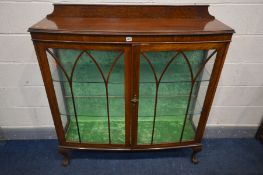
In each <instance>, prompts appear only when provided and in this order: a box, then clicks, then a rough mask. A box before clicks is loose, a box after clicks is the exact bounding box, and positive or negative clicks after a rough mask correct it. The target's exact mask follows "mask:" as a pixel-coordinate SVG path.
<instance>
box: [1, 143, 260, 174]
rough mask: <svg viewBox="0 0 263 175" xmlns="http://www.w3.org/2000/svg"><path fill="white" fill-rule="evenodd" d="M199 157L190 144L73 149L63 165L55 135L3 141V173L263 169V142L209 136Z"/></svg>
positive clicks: (255, 171) (241, 171)
mask: <svg viewBox="0 0 263 175" xmlns="http://www.w3.org/2000/svg"><path fill="white" fill-rule="evenodd" d="M203 144H204V149H203V151H202V152H201V153H199V155H198V157H199V160H200V163H199V164H197V165H194V164H192V163H191V162H190V154H191V150H190V149H180V150H166V151H152V152H137V153H130V152H118V153H116V152H94V151H75V152H73V153H71V164H70V165H69V166H68V167H63V166H61V164H60V163H61V159H62V157H61V156H60V154H58V153H57V140H24V141H0V175H13V174H15V175H17V174H19V175H24V174H25V175H33V174H37V175H42V174H52V175H60V174H63V175H68V174H74V175H81V174H86V175H87V174H91V175H92V174H95V175H108V174H111V175H118V174H121V175H122V174H123V175H129V174H132V175H140V174H143V175H148V174H150V175H155V174H156V175H157V174H158V175H159V174H161V175H166V174H169V175H170V174H179V175H180V174H183V175H190V174H194V175H197V174H202V175H217V174H220V175H222V174H223V175H225V174H227V175H228V174H229V175H241V174H247V175H256V174H257V175H263V145H262V144H261V143H260V142H258V141H256V140H254V139H206V140H204V141H203Z"/></svg>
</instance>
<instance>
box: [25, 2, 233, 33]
mask: <svg viewBox="0 0 263 175" xmlns="http://www.w3.org/2000/svg"><path fill="white" fill-rule="evenodd" d="M29 32H32V33H38V32H40V33H58V34H60V33H61V34H62V33H70V34H90V35H92V34H93V35H202V34H227V33H234V30H233V29H232V28H230V27H228V26H227V25H225V24H223V23H222V22H220V21H218V20H216V19H215V18H214V17H213V16H211V15H210V14H209V13H208V6H207V5H202V6H195V5H192V6H149V5H145V6H142V5H66V4H55V5H54V11H53V13H51V14H50V15H47V17H46V18H44V19H43V20H41V21H40V22H38V23H37V24H35V25H33V26H32V27H30V28H29Z"/></svg>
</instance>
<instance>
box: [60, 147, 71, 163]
mask: <svg viewBox="0 0 263 175" xmlns="http://www.w3.org/2000/svg"><path fill="white" fill-rule="evenodd" d="M59 153H60V154H62V156H63V161H62V165H63V166H68V165H69V163H70V161H69V150H68V149H65V148H59Z"/></svg>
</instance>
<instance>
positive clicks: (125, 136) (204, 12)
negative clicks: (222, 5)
mask: <svg viewBox="0 0 263 175" xmlns="http://www.w3.org/2000/svg"><path fill="white" fill-rule="evenodd" d="M29 32H30V33H31V36H32V40H33V43H34V46H35V50H36V54H37V58H38V62H39V66H40V69H41V73H42V76H43V80H44V85H45V89H46V92H47V97H48V100H49V105H50V109H51V112H52V116H53V120H54V124H55V129H56V133H57V136H58V140H59V151H60V153H61V154H62V155H64V160H63V163H64V165H67V164H68V163H69V159H68V151H70V150H72V149H89V150H118V151H124V150H130V151H137V150H159V149H171V148H184V147H190V148H192V150H193V154H192V161H193V163H197V162H198V160H197V157H196V153H197V152H199V151H201V149H202V144H201V140H202V137H203V134H204V130H205V125H206V122H207V118H208V115H209V111H210V108H211V105H212V101H213V98H214V95H215V91H216V87H217V84H218V80H219V77H220V73H221V70H222V67H223V64H224V60H225V56H226V53H227V49H228V46H229V43H230V41H231V37H232V34H233V33H234V31H233V29H231V28H230V27H228V26H226V25H224V24H223V23H221V22H219V21H218V20H216V19H215V18H214V17H213V16H211V15H210V14H209V13H208V6H207V5H201V6H138V5H72V4H70V5H69V4H68V5H67V4H55V5H54V11H53V12H52V14H50V15H47V17H46V18H44V19H43V20H42V21H40V22H39V23H37V24H35V25H33V26H32V27H31V28H29Z"/></svg>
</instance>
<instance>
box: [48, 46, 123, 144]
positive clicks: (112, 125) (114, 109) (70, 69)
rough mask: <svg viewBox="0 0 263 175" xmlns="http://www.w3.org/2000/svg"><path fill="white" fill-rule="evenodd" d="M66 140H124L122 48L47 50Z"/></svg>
mask: <svg viewBox="0 0 263 175" xmlns="http://www.w3.org/2000/svg"><path fill="white" fill-rule="evenodd" d="M47 55H48V60H49V66H50V70H51V74H52V79H53V84H54V88H55V93H56V97H57V101H58V104H59V112H60V114H61V120H62V123H63V126H64V131H65V137H66V141H68V142H81V143H101V144H124V143H125V121H124V120H125V110H124V109H125V98H124V77H125V75H124V74H125V73H124V53H123V51H102V50H100V51H99V50H85V51H83V50H71V49H48V50H47Z"/></svg>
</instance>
